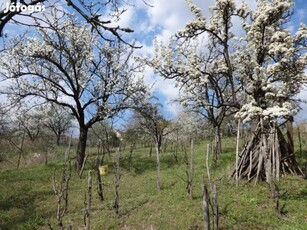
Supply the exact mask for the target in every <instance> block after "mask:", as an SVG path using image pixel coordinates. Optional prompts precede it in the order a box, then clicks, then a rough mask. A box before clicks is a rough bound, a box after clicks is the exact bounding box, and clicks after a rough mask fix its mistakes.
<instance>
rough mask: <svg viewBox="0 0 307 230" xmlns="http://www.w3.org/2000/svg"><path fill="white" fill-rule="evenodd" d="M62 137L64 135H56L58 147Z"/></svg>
mask: <svg viewBox="0 0 307 230" xmlns="http://www.w3.org/2000/svg"><path fill="white" fill-rule="evenodd" d="M61 136H62V134H57V135H56V145H57V146H59V145H60V141H61Z"/></svg>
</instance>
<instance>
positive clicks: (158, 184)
mask: <svg viewBox="0 0 307 230" xmlns="http://www.w3.org/2000/svg"><path fill="white" fill-rule="evenodd" d="M155 148H156V158H157V189H158V191H160V190H161V175H160V151H159V150H160V149H159V143H158V141H157V140H156V143H155Z"/></svg>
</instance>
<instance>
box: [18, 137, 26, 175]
mask: <svg viewBox="0 0 307 230" xmlns="http://www.w3.org/2000/svg"><path fill="white" fill-rule="evenodd" d="M25 135H26V133H25V132H23V134H22V140H21V145H20V148H19V157H18V162H17V169H19V165H20V159H21V156H22V153H23V144H24V142H25Z"/></svg>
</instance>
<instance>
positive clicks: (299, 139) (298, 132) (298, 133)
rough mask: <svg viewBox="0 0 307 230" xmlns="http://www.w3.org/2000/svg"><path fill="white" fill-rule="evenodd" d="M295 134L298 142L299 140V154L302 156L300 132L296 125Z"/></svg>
mask: <svg viewBox="0 0 307 230" xmlns="http://www.w3.org/2000/svg"><path fill="white" fill-rule="evenodd" d="M297 135H298V142H299V148H300V154H299V156H300V157H301V156H302V140H301V132H300V127H299V126H298V127H297Z"/></svg>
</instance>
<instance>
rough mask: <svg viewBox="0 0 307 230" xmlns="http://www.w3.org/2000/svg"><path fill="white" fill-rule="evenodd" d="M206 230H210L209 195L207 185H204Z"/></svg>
mask: <svg viewBox="0 0 307 230" xmlns="http://www.w3.org/2000/svg"><path fill="white" fill-rule="evenodd" d="M203 212H204V229H205V230H210V213H209V195H208V189H207V186H206V185H203Z"/></svg>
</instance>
